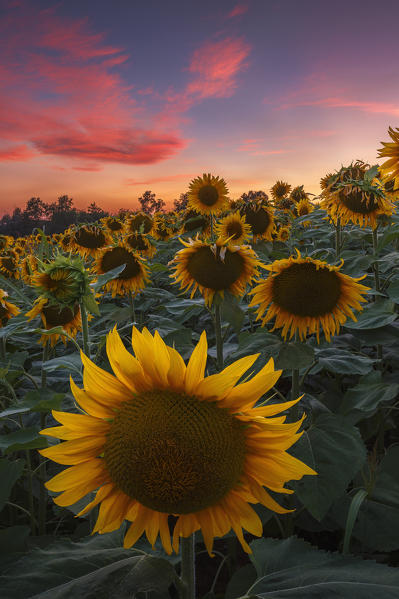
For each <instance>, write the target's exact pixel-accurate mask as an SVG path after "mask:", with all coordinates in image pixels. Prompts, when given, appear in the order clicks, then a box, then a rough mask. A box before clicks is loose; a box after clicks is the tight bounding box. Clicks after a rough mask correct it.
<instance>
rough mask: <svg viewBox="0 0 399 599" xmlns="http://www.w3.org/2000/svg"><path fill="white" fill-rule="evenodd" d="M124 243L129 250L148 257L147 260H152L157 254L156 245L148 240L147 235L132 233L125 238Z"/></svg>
mask: <svg viewBox="0 0 399 599" xmlns="http://www.w3.org/2000/svg"><path fill="white" fill-rule="evenodd" d="M124 243H125V245H126V247H128V248H129V249H131V250H133V251H134V252H138V253H139V254H140V256H146V257H147V258H152V257H153V256H154V255H155V254H156V252H157V248H156V247H155V245H153V244H152V243H151V241H150V240H149V239H148V235H145V234H144V233H131V234H130V235H128V236H127V237H125V239H124Z"/></svg>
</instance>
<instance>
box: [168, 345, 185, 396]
mask: <svg viewBox="0 0 399 599" xmlns="http://www.w3.org/2000/svg"><path fill="white" fill-rule="evenodd" d="M168 352H169V358H170V366H169V372H168V382H169V385H170V386H171V387H172V388H173V389H175V390H176V391H180V390H183V389H184V377H185V376H186V365H185V363H184V360H183V358H182V357H181V355H180V354H179V352H178V351H176V350H175V349H174V348H173V347H169V346H168Z"/></svg>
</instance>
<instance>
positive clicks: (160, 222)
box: [151, 214, 174, 241]
mask: <svg viewBox="0 0 399 599" xmlns="http://www.w3.org/2000/svg"><path fill="white" fill-rule="evenodd" d="M151 235H152V237H154V239H157V240H158V241H167V240H168V239H170V238H171V237H173V235H174V232H173V228H172V227H171V226H170V225H169V222H168V220H167V218H166V216H165V215H163V214H161V215H155V216H154V221H153V226H152V230H151Z"/></svg>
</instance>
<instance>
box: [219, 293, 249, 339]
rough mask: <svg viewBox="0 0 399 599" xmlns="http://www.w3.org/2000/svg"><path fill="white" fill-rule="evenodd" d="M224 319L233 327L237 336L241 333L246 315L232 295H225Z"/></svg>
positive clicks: (223, 305)
mask: <svg viewBox="0 0 399 599" xmlns="http://www.w3.org/2000/svg"><path fill="white" fill-rule="evenodd" d="M222 318H223V320H226V322H228V323H229V324H230V325H231V326H232V327H233V329H234V332H235V333H236V334H237V335H238V333H240V332H241V329H242V325H243V323H244V318H245V314H244V311H243V310H242V308H240V306H239V305H238V302H237V300H236V299H235V298H234V297H233V296H231V295H230V294H229V295H227V294H225V297H224V301H223V304H222Z"/></svg>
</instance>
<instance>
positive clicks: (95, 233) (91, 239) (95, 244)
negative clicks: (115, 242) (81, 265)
mask: <svg viewBox="0 0 399 599" xmlns="http://www.w3.org/2000/svg"><path fill="white" fill-rule="evenodd" d="M110 241H111V238H110V236H109V234H108V233H107V232H106V230H105V229H104V228H102V227H99V226H98V225H81V226H79V227H75V228H74V229H73V230H72V231H71V238H70V241H69V248H70V249H74V250H76V251H77V252H79V254H80V255H81V256H82V257H85V258H86V257H88V256H92V257H93V258H95V257H96V256H97V255H98V253H99V252H100V251H101V249H102V248H103V247H105V246H106V245H108V244H109V243H110Z"/></svg>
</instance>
